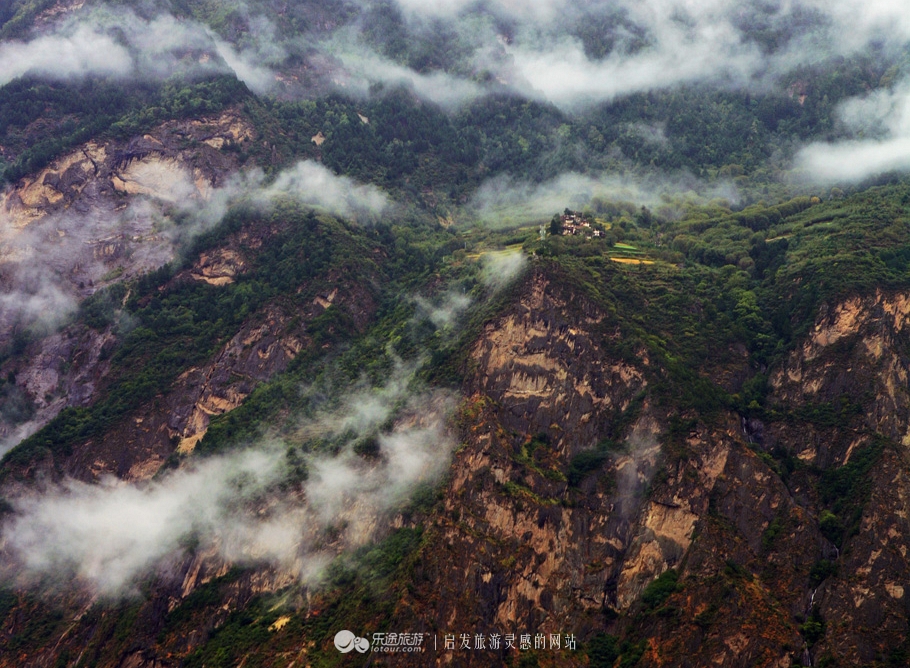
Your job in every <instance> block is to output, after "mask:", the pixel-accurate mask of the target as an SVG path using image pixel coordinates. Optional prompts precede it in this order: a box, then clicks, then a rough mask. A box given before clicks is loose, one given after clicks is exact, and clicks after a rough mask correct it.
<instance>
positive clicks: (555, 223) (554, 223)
mask: <svg viewBox="0 0 910 668" xmlns="http://www.w3.org/2000/svg"><path fill="white" fill-rule="evenodd" d="M550 234H551V235H553V236H558V235H560V234H562V219H561V218H560V217H559V214H558V213H557V214H555V215H554V216H553V219H552V220H551V221H550Z"/></svg>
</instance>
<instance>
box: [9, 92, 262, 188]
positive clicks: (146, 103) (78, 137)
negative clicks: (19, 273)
mask: <svg viewBox="0 0 910 668" xmlns="http://www.w3.org/2000/svg"><path fill="white" fill-rule="evenodd" d="M248 95H249V91H247V89H246V87H245V86H244V85H243V84H242V83H241V82H239V81H238V80H237V79H236V78H234V77H229V76H217V77H214V78H211V79H209V80H204V81H190V80H183V79H180V78H175V79H173V80H169V81H166V82H164V83H163V84H160V85H153V84H144V83H141V82H140V83H131V84H128V85H124V84H123V83H122V82H119V81H104V80H96V79H87V80H85V81H83V82H77V83H68V84H64V83H49V82H44V81H40V80H34V79H30V78H21V79H16V80H15V81H12V82H11V83H9V84H7V85H6V86H3V87H2V88H0V144H2V145H4V146H6V147H8V148H9V149H12V151H13V153H14V155H15V156H16V158H15V160H13V161H12V162H11V163H9V164H8V165H7V166H6V168H5V169H4V171H3V173H2V179H0V180H2V181H7V182H12V181H16V180H18V179H20V178H22V177H23V176H25V175H26V174H32V173H34V172H36V171H38V170H40V169H42V168H44V167H45V166H47V165H48V163H50V162H51V161H52V160H54V159H55V158H57V157H58V156H60V155H61V154H63V153H65V152H66V151H68V150H71V149H73V148H74V147H76V146H77V145H79V144H82V143H84V142H87V141H89V140H90V139H96V140H100V139H105V138H120V139H125V138H130V137H133V136H135V135H137V134H142V133H143V132H147V131H148V130H151V129H152V128H153V127H155V126H156V125H159V124H160V123H162V122H164V121H168V120H174V119H183V118H191V117H197V116H200V115H203V114H210V113H214V112H217V111H220V110H222V109H224V108H226V107H227V106H229V105H234V104H237V103H238V102H240V101H242V100H243V99H244V98H246V97H247V96H248ZM38 118H40V119H41V122H42V124H43V125H44V126H45V129H44V130H43V131H40V132H39V130H38V129H36V128H35V127H34V123H35V121H36V119H38ZM47 128H52V131H48V129H47Z"/></svg>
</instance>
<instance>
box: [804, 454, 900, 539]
mask: <svg viewBox="0 0 910 668" xmlns="http://www.w3.org/2000/svg"><path fill="white" fill-rule="evenodd" d="M885 447H886V443H885V441H884V439H876V441H874V442H873V443H871V444H869V445H866V446H864V447H858V448H857V449H856V450H855V451H854V452H853V454H852V456H851V457H850V460H849V461H848V462H847V463H846V464H844V465H843V466H841V467H839V468H831V469H827V470H826V471H824V472H822V474H821V478H820V479H819V482H818V491H819V496H820V497H821V500H822V503H823V504H824V505H825V506H826V507H827V508H826V509H825V510H822V512H821V515H820V516H819V526H820V528H821V531H822V533H823V534H824V535H825V537H826V538H827V539H828V540H830V541H831V542H832V543H834V544H835V545H837V546H838V547H843V544H844V541H845V540H846V539H847V538H849V537H850V536H853V535H854V534H856V533H857V531H858V530H859V523H860V520H861V519H862V514H863V508H864V507H865V505H866V502H867V501H868V499H869V494H870V490H871V487H872V480H871V471H872V468H873V467H874V466H875V465H876V464H877V463H878V461H879V460H880V458H881V456H882V452H883V450H884V448H885Z"/></svg>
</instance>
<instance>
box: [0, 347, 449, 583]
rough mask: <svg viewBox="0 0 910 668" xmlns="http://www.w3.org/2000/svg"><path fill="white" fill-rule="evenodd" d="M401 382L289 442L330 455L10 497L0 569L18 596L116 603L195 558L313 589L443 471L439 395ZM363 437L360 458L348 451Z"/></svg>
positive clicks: (212, 463) (443, 413)
mask: <svg viewBox="0 0 910 668" xmlns="http://www.w3.org/2000/svg"><path fill="white" fill-rule="evenodd" d="M414 371H415V368H414V367H413V366H407V365H401V364H399V365H398V366H397V368H396V369H395V371H394V372H393V373H392V374H391V376H390V378H389V380H388V382H387V383H386V384H385V385H383V386H381V387H375V388H374V387H363V386H361V387H360V388H359V389H353V390H352V391H350V392H349V393H348V394H347V395H346V399H345V400H344V401H343V402H342V403H341V405H340V406H339V407H337V408H335V409H334V410H330V411H324V412H321V413H317V414H316V415H315V416H313V417H311V418H309V419H307V420H302V421H301V425H300V431H299V433H298V436H299V435H311V436H312V435H318V436H319V437H320V439H321V440H323V441H326V440H330V441H331V442H332V443H333V444H334V447H333V448H332V451H331V452H323V451H307V449H306V448H304V449H302V450H301V449H300V448H295V447H293V446H289V445H288V444H287V443H284V442H281V441H280V440H278V439H276V438H265V439H264V440H263V441H261V442H259V443H254V444H251V445H250V446H248V447H246V448H243V449H240V450H237V451H234V452H230V453H228V454H222V455H215V456H211V457H208V458H200V459H197V460H190V461H188V462H187V463H186V465H185V466H184V467H182V468H180V469H179V470H174V471H169V472H167V473H164V474H162V475H160V476H159V477H157V478H155V479H154V480H151V481H147V482H143V483H138V484H133V483H126V482H123V481H120V480H117V479H114V478H105V479H103V480H102V481H100V483H99V484H87V483H84V482H80V481H77V480H72V479H68V480H65V481H63V482H61V483H60V484H54V485H49V486H48V487H47V488H45V489H43V490H41V491H37V490H32V491H30V492H28V493H23V494H22V495H21V496H20V497H18V498H16V499H14V500H13V501H12V505H13V507H14V514H13V515H12V518H11V519H10V520H9V521H8V522H7V523H6V525H5V526H4V528H3V532H2V554H3V555H4V560H5V561H6V562H7V563H6V565H5V568H4V570H5V571H6V572H7V573H8V574H12V577H13V580H14V582H15V583H16V584H17V585H19V586H29V585H39V586H58V587H59V586H66V585H67V584H69V583H76V584H77V585H78V586H80V587H83V588H86V589H88V590H89V591H90V592H92V593H95V594H98V595H102V596H107V597H117V596H123V595H129V594H132V593H135V587H136V584H137V582H138V581H139V580H140V579H142V578H143V577H147V576H148V575H150V574H156V573H157V574H159V575H161V576H162V577H167V576H168V575H169V573H168V569H169V567H171V566H172V565H173V564H174V563H175V562H176V561H179V560H180V559H182V558H183V557H184V556H186V555H187V554H189V553H190V552H191V551H193V550H197V551H201V552H204V553H206V554H212V555H217V557H218V558H220V559H223V560H225V561H228V562H231V563H236V564H247V565H271V566H275V567H278V568H281V569H284V570H286V571H291V572H293V573H295V574H296V575H298V576H299V578H300V579H301V581H302V582H304V583H307V584H314V583H316V582H318V580H319V576H320V573H321V567H322V565H323V564H325V563H327V562H328V561H329V560H331V559H332V558H333V557H334V556H336V555H337V554H338V553H340V552H341V551H343V550H345V549H350V548H352V547H356V546H358V545H362V544H363V543H365V542H367V541H369V540H371V539H372V538H375V537H376V536H377V535H378V534H380V533H381V529H382V527H383V526H384V524H383V521H382V520H383V519H384V518H385V519H388V514H389V513H393V512H394V511H396V510H397V509H399V508H401V507H402V506H403V505H404V504H406V503H407V501H408V499H409V497H410V494H411V493H412V492H413V491H414V489H416V488H417V487H418V486H420V485H425V484H430V483H433V482H435V481H436V480H437V479H438V477H439V476H440V474H441V473H442V472H443V471H444V470H445V468H446V466H447V465H448V462H449V456H450V453H451V451H452V448H453V446H454V440H453V437H452V434H451V433H450V431H449V429H448V427H447V417H448V415H449V414H450V412H451V410H452V408H453V405H454V400H453V397H452V396H451V395H450V394H449V393H448V392H445V391H442V390H438V389H436V390H434V389H430V388H427V387H420V386H419V385H418V384H417V382H416V380H415V377H414ZM390 422H391V423H392V426H391V427H390V426H389V423H390ZM364 439H370V442H371V444H372V448H371V450H370V453H369V455H368V456H361V455H359V454H357V453H356V452H355V446H356V445H357V444H358V443H361V442H362V441H363V440H364Z"/></svg>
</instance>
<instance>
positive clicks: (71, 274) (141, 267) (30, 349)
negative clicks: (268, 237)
mask: <svg viewBox="0 0 910 668" xmlns="http://www.w3.org/2000/svg"><path fill="white" fill-rule="evenodd" d="M251 138H252V131H251V129H250V127H249V125H248V124H247V123H245V122H244V121H243V120H242V119H241V118H240V117H239V116H238V115H236V114H233V113H228V114H224V115H221V116H219V117H217V118H211V119H203V120H196V121H187V122H179V123H178V122H174V123H167V124H165V125H163V126H161V127H160V128H158V129H157V130H155V131H154V132H152V133H149V134H147V135H145V136H143V137H137V138H135V139H134V140H132V141H129V142H107V143H104V144H99V143H95V142H90V143H88V144H86V145H84V146H82V147H80V148H79V149H78V150H76V151H74V152H73V153H71V154H69V155H66V156H63V157H61V158H59V159H57V160H55V161H54V162H53V163H51V164H50V165H49V166H48V167H47V168H45V169H43V170H42V171H41V172H39V173H38V174H36V175H34V176H32V177H28V178H24V179H22V180H20V181H19V182H18V183H16V184H14V185H13V187H11V188H9V189H8V190H7V191H6V192H5V193H4V194H3V196H2V198H0V220H2V224H0V287H2V290H3V292H4V299H3V302H2V304H0V348H7V347H8V346H10V345H13V346H16V347H17V348H21V347H23V346H27V347H26V349H25V350H24V351H21V352H24V354H23V355H21V356H20V357H19V360H18V361H16V362H7V363H5V364H3V365H2V373H3V376H4V377H7V376H9V377H10V378H15V381H14V385H15V388H16V389H15V392H16V393H17V394H18V395H19V396H20V397H21V401H22V402H23V403H24V404H26V405H27V406H28V407H29V408H30V409H29V410H28V411H25V412H24V414H23V412H18V413H15V414H9V415H7V414H5V415H3V419H0V439H3V440H4V441H5V442H6V443H7V448H8V447H10V446H12V445H13V444H15V443H16V442H18V441H19V440H21V438H22V437H23V436H25V435H28V434H29V433H32V432H34V431H35V430H37V429H38V428H40V427H41V426H43V425H44V424H46V423H47V422H48V421H49V420H50V419H52V418H53V417H54V416H55V415H56V414H57V413H59V412H60V410H62V409H63V408H65V407H66V406H84V405H87V404H88V403H90V402H91V401H92V400H94V399H95V398H97V397H96V394H95V389H96V388H97V386H98V381H99V379H100V378H101V377H103V376H104V375H105V364H104V363H102V362H101V358H102V357H103V355H102V351H103V350H106V348H105V346H108V348H107V351H108V353H109V352H110V346H111V345H112V341H111V334H110V332H105V331H101V332H99V331H94V330H92V329H90V328H86V327H84V326H80V325H78V324H74V325H71V326H68V327H65V328H64V329H63V330H61V331H60V332H59V333H54V334H52V335H51V336H47V337H43V336H42V335H41V334H42V333H45V332H47V329H48V328H51V331H53V328H55V327H56V326H58V325H60V324H61V322H60V319H61V318H64V319H65V318H66V316H67V315H69V314H72V313H73V311H74V310H75V309H76V308H77V307H78V305H79V303H80V302H81V301H82V300H83V299H85V298H86V297H88V296H89V295H91V294H93V293H94V292H95V291H97V290H98V289H99V288H102V287H106V286H110V285H112V284H115V283H118V282H121V281H128V280H131V279H134V278H135V277H136V276H139V275H141V274H143V273H145V272H148V271H150V270H152V269H156V268H158V267H160V266H161V265H163V264H165V263H166V262H168V261H170V260H171V259H173V257H174V253H175V250H176V248H177V244H178V243H179V242H180V240H181V239H185V238H187V237H188V236H191V235H192V234H195V233H198V231H200V230H201V229H203V226H204V225H205V220H206V217H205V214H204V212H205V209H206V207H209V206H215V207H217V206H218V205H217V204H216V203H215V202H212V196H213V194H214V193H217V192H218V189H219V188H222V187H223V186H224V185H225V183H226V182H227V180H228V179H229V177H230V176H231V175H232V174H234V173H236V170H237V165H238V160H237V155H236V153H232V152H231V151H228V150H225V149H226V147H239V146H241V145H243V143H244V142H246V141H249V140H250V139H251ZM187 214H193V215H192V216H188V215H187ZM181 216H182V217H183V218H184V219H187V218H189V220H188V221H187V223H186V224H185V225H183V226H181V225H175V224H174V223H173V222H172V221H173V219H174V218H175V217H177V218H179V217H181ZM236 264H237V263H236V262H235V261H234V258H233V257H232V256H227V257H207V258H200V265H199V270H198V272H197V273H196V274H195V275H196V276H198V280H206V281H208V282H214V283H216V284H218V283H223V282H224V281H226V280H228V279H229V278H230V274H231V272H233V271H236V270H239V268H240V267H239V266H237V267H235V266H234V265H236ZM17 336H18V337H20V338H19V339H18V342H17V339H16V337H17ZM29 338H31V339H33V340H32V341H31V342H30V343H29ZM76 347H78V354H77V352H76V350H75V348H76ZM23 418H25V419H23Z"/></svg>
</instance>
